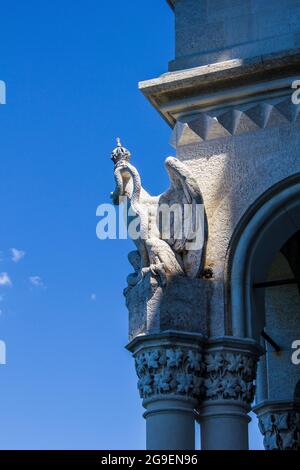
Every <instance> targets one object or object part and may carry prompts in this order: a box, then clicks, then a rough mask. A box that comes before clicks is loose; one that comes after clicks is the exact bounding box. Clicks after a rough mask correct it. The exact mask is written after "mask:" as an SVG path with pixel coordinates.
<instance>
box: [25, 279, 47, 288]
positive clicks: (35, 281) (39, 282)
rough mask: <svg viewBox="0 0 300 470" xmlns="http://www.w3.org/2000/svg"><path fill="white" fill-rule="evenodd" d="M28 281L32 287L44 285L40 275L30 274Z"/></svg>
mask: <svg viewBox="0 0 300 470" xmlns="http://www.w3.org/2000/svg"><path fill="white" fill-rule="evenodd" d="M29 281H30V284H32V285H33V286H34V287H46V286H45V284H44V283H43V280H42V279H41V278H40V276H30V278H29Z"/></svg>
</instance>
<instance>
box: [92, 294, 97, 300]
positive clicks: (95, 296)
mask: <svg viewBox="0 0 300 470" xmlns="http://www.w3.org/2000/svg"><path fill="white" fill-rule="evenodd" d="M96 299H97V295H96V294H91V300H92V301H93V302H94V301H95V300H96Z"/></svg>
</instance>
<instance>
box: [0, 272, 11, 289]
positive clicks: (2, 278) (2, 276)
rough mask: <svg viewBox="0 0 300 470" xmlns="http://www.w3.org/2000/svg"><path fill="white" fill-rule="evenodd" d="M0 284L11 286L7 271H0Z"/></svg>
mask: <svg viewBox="0 0 300 470" xmlns="http://www.w3.org/2000/svg"><path fill="white" fill-rule="evenodd" d="M0 286H5V287H11V286H12V282H11V279H10V277H9V275H8V274H7V273H0Z"/></svg>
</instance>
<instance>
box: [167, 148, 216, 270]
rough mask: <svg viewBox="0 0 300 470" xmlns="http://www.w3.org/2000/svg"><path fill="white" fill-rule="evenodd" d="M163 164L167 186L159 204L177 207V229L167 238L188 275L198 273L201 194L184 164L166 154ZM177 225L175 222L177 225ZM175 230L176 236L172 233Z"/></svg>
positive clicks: (203, 231)
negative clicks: (169, 184)
mask: <svg viewBox="0 0 300 470" xmlns="http://www.w3.org/2000/svg"><path fill="white" fill-rule="evenodd" d="M165 166H166V169H167V172H168V174H169V177H170V182H171V187H170V189H169V190H168V191H166V192H165V193H164V194H162V195H161V197H160V204H163V203H164V204H167V205H169V206H172V205H173V204H176V205H178V206H177V207H180V208H181V214H182V220H181V221H180V222H179V223H181V224H182V226H181V230H179V232H178V230H175V229H173V236H172V237H171V238H170V239H169V240H167V241H168V243H169V244H170V246H171V247H172V249H173V250H174V251H175V252H176V253H178V254H181V255H182V259H183V265H184V271H185V273H186V274H187V275H188V276H190V277H196V276H197V275H199V273H200V272H201V270H202V268H203V257H204V256H203V255H204V252H205V243H206V239H207V224H206V218H205V212H204V205H203V196H202V193H201V190H200V188H199V185H198V183H197V181H196V179H195V178H194V177H193V175H192V174H191V172H190V170H189V169H188V168H187V166H186V165H185V164H184V163H182V162H180V161H179V160H178V159H177V158H174V157H169V158H167V159H166V161H165ZM177 229H178V226H177ZM178 233H179V236H177V235H176V234H178Z"/></svg>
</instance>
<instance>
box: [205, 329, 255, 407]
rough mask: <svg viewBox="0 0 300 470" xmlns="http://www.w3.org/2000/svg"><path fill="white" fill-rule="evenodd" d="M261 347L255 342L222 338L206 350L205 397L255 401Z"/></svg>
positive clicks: (247, 402) (246, 402)
mask: <svg viewBox="0 0 300 470" xmlns="http://www.w3.org/2000/svg"><path fill="white" fill-rule="evenodd" d="M259 352H260V351H259V350H258V347H257V345H256V344H255V343H254V342H249V341H247V340H241V342H240V343H239V342H238V341H236V340H234V339H229V338H224V339H222V338H220V339H218V340H217V342H214V341H211V342H209V344H208V347H207V350H206V353H205V354H204V373H203V378H204V395H203V400H204V401H210V400H214V401H223V400H225V401H228V400H231V401H235V402H241V403H242V404H245V405H250V404H251V403H252V402H253V399H254V395H255V385H254V381H255V377H256V367H257V361H258V358H259Z"/></svg>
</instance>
